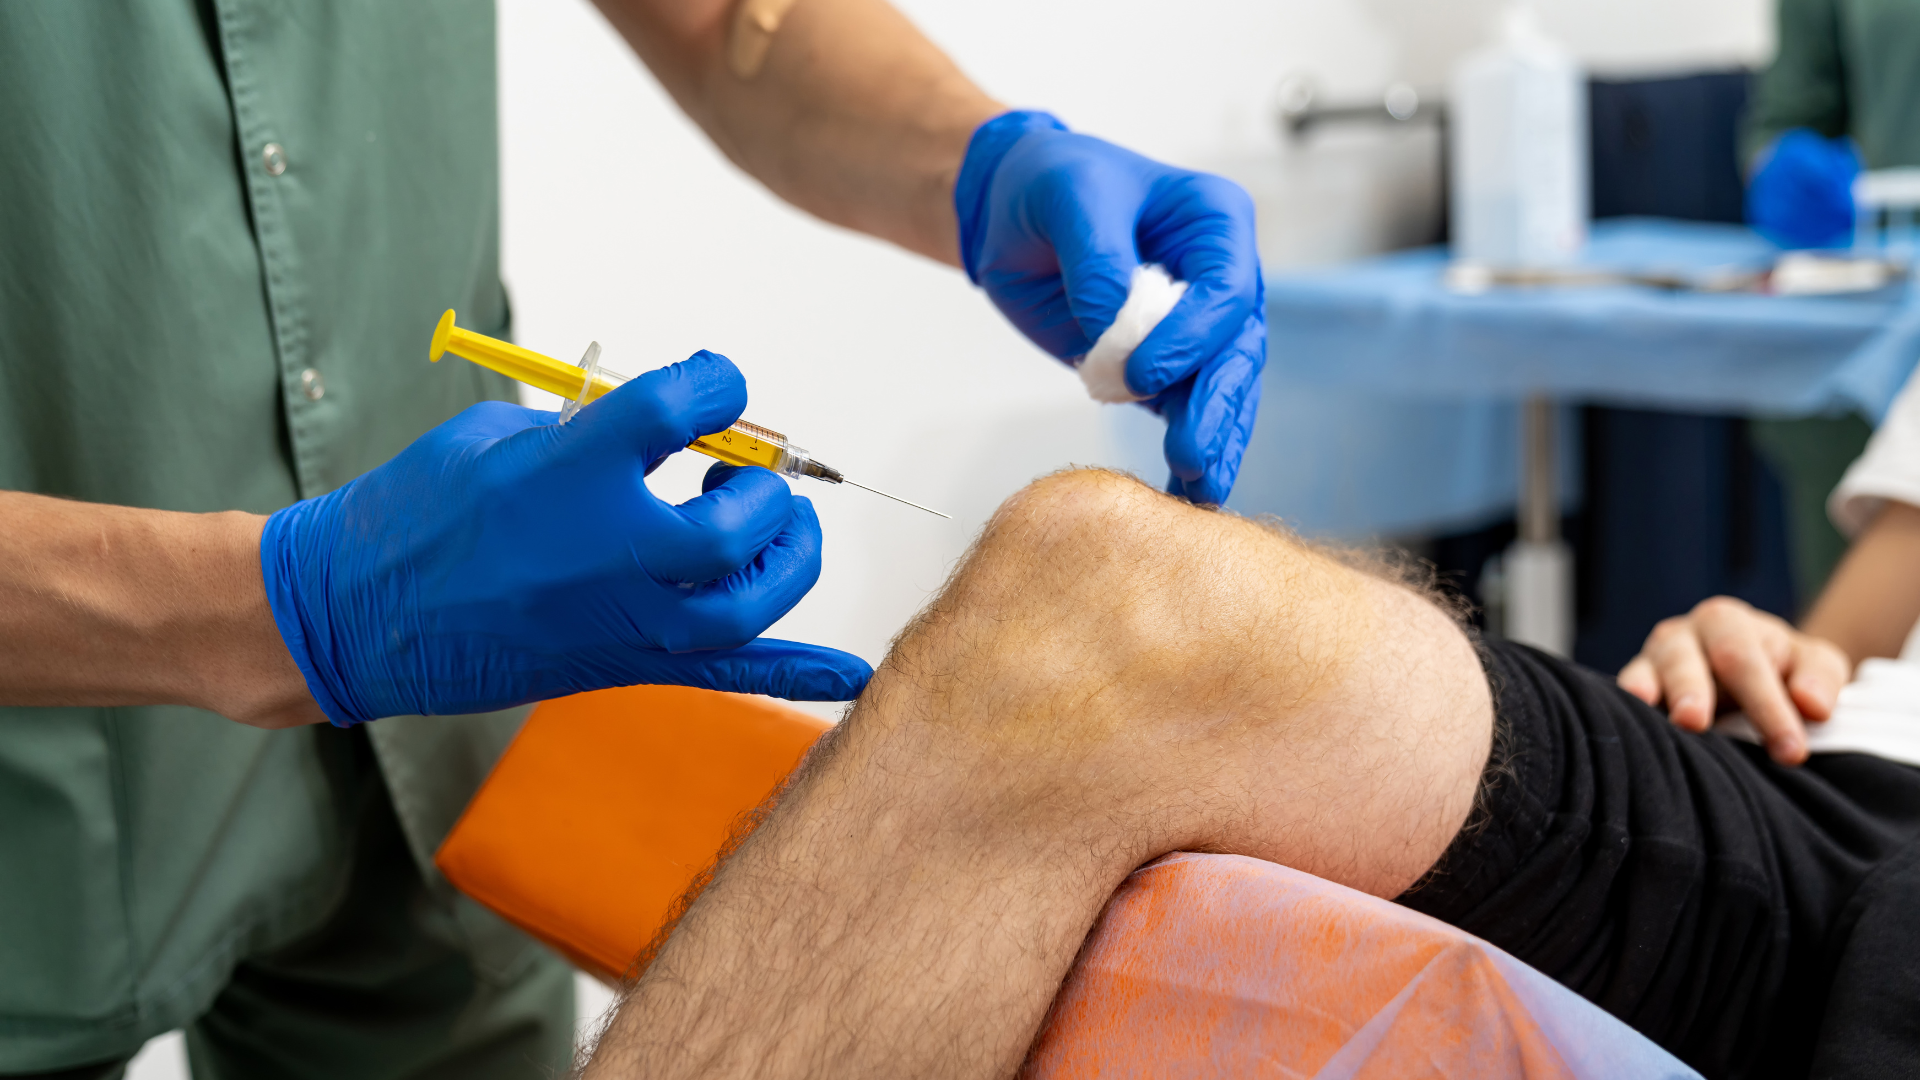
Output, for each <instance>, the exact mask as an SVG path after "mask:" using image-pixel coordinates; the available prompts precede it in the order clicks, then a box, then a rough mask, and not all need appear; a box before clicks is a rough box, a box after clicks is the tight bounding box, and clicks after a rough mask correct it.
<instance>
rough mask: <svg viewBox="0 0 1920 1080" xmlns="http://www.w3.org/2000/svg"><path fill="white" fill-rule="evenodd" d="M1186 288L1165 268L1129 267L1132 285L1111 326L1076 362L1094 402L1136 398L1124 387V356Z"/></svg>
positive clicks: (1125, 360) (1146, 265) (1139, 341)
mask: <svg viewBox="0 0 1920 1080" xmlns="http://www.w3.org/2000/svg"><path fill="white" fill-rule="evenodd" d="M1186 291H1187V283H1186V282H1184V281H1175V280H1173V278H1172V277H1170V276H1168V274H1167V272H1166V270H1165V269H1163V268H1162V267H1160V266H1159V265H1157V264H1154V263H1146V264H1144V265H1141V266H1136V267H1134V268H1133V284H1132V285H1131V286H1129V287H1128V289H1127V302H1126V303H1124V304H1121V305H1120V313H1119V314H1118V315H1116V316H1114V319H1113V325H1112V326H1109V327H1107V332H1106V333H1104V334H1101V335H1100V340H1099V341H1096V342H1094V343H1093V348H1091V349H1088V350H1087V355H1086V358H1085V359H1083V360H1081V361H1080V381H1081V382H1083V383H1086V384H1087V393H1088V394H1090V395H1092V397H1093V400H1095V401H1109V402H1122V401H1139V400H1141V398H1140V395H1139V394H1136V393H1134V392H1133V391H1131V390H1129V389H1127V358H1128V357H1130V356H1132V355H1133V350H1134V349H1136V348H1138V347H1139V346H1140V343H1141V342H1142V341H1145V340H1146V339H1147V335H1148V334H1150V333H1152V332H1153V328H1154V327H1156V326H1159V325H1160V320H1161V319H1164V318H1166V317H1167V312H1169V311H1172V310H1173V305H1174V304H1176V303H1179V301H1180V297H1181V296H1182V295H1184V294H1185V293H1186Z"/></svg>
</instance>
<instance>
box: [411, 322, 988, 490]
mask: <svg viewBox="0 0 1920 1080" xmlns="http://www.w3.org/2000/svg"><path fill="white" fill-rule="evenodd" d="M446 353H452V354H453V355H455V356H458V357H462V358H464V359H467V360H471V361H473V362H474V363H476V364H479V365H480V366H481V367H484V368H490V369H492V370H494V371H497V372H499V373H500V374H502V375H505V376H506V377H507V378H509V379H515V380H518V381H520V382H523V383H526V384H527V385H528V386H531V387H533V388H535V389H537V390H545V391H546V392H547V393H549V394H557V395H559V396H560V397H561V398H563V399H565V401H566V402H567V404H566V407H565V408H563V409H561V410H560V422H561V423H563V424H564V423H566V422H567V421H568V420H571V419H573V414H574V413H576V412H579V411H580V407H581V406H582V405H585V404H587V403H588V402H591V401H593V400H594V399H596V398H598V397H600V396H601V395H602V394H605V393H607V392H609V391H611V390H612V389H613V388H614V387H616V386H619V385H620V384H621V383H624V382H626V381H627V379H628V376H625V375H622V374H620V373H618V372H615V371H609V370H607V369H606V368H603V367H601V366H600V343H599V342H597V341H596V342H594V343H593V344H591V345H589V346H587V353H586V355H585V356H582V357H581V358H580V363H579V364H577V365H576V364H569V363H567V362H566V361H564V360H555V359H554V358H553V357H551V356H545V355H543V354H541V353H537V352H534V351H533V350H532V349H523V348H521V347H520V346H518V345H515V344H513V343H512V342H510V341H501V340H500V339H499V338H490V337H488V336H486V335H485V334H476V333H474V332H473V331H471V330H467V329H463V328H462V327H458V326H455V325H453V310H452V309H451V308H449V309H448V310H447V313H446V314H445V315H442V316H440V324H439V325H438V326H436V327H434V328H433V344H432V345H431V346H429V347H428V351H427V359H428V360H431V361H434V362H436V363H437V362H438V361H439V360H440V357H441V356H443V355H445V354H446ZM687 449H689V450H698V451H700V452H701V453H703V454H705V455H707V456H708V457H711V458H718V459H719V460H721V461H724V462H726V463H727V464H729V465H757V466H759V467H760V468H763V469H771V470H773V471H774V472H777V473H779V474H780V475H782V476H792V477H799V476H811V477H813V478H814V479H816V480H825V481H826V482H827V483H829V484H852V485H853V486H854V487H857V488H859V489H860V490H862V491H871V492H873V493H874V494H875V495H881V496H885V497H886V498H889V499H892V500H893V501H894V502H897V503H906V505H908V506H911V507H913V508H914V509H916V510H925V511H926V512H927V513H929V514H935V515H938V516H940V517H943V518H944V517H947V515H946V514H942V513H940V511H938V510H934V509H931V508H929V507H925V506H921V505H920V504H919V503H916V502H907V500H905V499H903V498H901V497H900V496H898V495H888V494H887V493H886V492H884V491H881V490H879V489H878V488H870V487H868V486H867V485H865V484H861V483H857V482H855V481H852V480H849V479H847V478H846V477H844V476H842V475H840V471H839V470H838V469H834V468H831V467H829V466H827V465H824V464H822V463H820V462H818V461H815V460H813V458H811V457H809V456H808V454H807V452H806V451H805V450H802V449H801V448H800V447H798V446H795V445H793V444H792V443H790V442H788V441H787V437H786V436H785V435H782V434H780V433H779V432H777V431H774V430H772V429H771V428H764V427H761V426H760V425H758V424H750V423H748V422H746V421H745V420H739V421H735V422H734V424H733V426H731V427H729V428H727V429H726V430H725V431H716V432H714V433H713V434H711V435H702V436H701V437H699V438H697V439H695V440H693V442H691V443H689V444H687ZM948 520H949V521H951V520H952V518H948Z"/></svg>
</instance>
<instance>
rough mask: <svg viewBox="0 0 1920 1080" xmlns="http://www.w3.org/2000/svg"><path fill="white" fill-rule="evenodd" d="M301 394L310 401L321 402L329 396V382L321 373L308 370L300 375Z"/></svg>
mask: <svg viewBox="0 0 1920 1080" xmlns="http://www.w3.org/2000/svg"><path fill="white" fill-rule="evenodd" d="M300 392H301V393H303V394H305V395H307V400H308V401H319V400H320V399H321V398H323V397H326V396H327V382H326V380H325V379H322V378H321V377H320V373H319V372H317V371H315V370H313V369H312V368H308V369H306V370H305V371H302V372H301V373H300Z"/></svg>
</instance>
